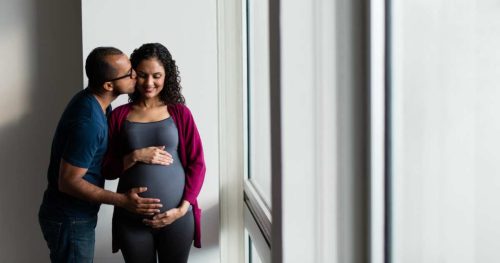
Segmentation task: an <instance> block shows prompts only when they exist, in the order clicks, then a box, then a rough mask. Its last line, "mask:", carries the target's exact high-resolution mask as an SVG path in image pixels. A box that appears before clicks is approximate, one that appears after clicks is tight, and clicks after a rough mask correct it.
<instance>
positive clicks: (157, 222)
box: [143, 200, 190, 228]
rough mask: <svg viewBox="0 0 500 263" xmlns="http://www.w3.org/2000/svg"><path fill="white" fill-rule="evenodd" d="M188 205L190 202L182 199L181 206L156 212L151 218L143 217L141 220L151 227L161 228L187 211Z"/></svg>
mask: <svg viewBox="0 0 500 263" xmlns="http://www.w3.org/2000/svg"><path fill="white" fill-rule="evenodd" d="M189 205H190V203H189V202H188V201H186V200H184V201H182V205H181V206H179V207H176V208H172V209H170V210H168V211H165V212H163V213H160V214H157V215H155V216H154V217H153V218H152V219H144V220H143V222H144V224H146V225H148V226H150V227H152V228H162V227H164V226H167V225H170V224H172V223H173V222H175V220H177V219H179V218H181V217H183V216H184V215H185V214H186V213H187V211H188V209H189Z"/></svg>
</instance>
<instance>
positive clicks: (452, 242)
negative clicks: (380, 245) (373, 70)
mask: <svg viewBox="0 0 500 263" xmlns="http://www.w3.org/2000/svg"><path fill="white" fill-rule="evenodd" d="M393 3H394V21H393V26H394V40H393V48H394V66H393V68H394V72H393V75H394V79H393V92H394V98H393V99H394V101H393V103H394V111H393V116H394V127H393V134H394V138H393V139H394V153H393V157H394V159H393V161H394V166H393V168H394V185H393V191H394V192H393V193H394V197H393V202H394V207H393V212H394V225H393V233H394V236H393V238H394V240H393V259H394V262H406V263H412V262H419V263H427V262H457V263H461V262H464V263H465V262H485V263H486V262H498V258H499V257H500V250H499V249H498V248H499V243H498V237H499V236H500V228H499V227H498V226H499V225H500V212H498V211H499V210H498V209H497V208H498V200H499V199H500V177H499V176H498V175H499V173H500V168H499V166H498V164H499V163H500V158H499V155H498V149H499V148H500V141H499V139H498V138H499V137H498V135H499V134H500V122H499V121H498V113H499V112H500V104H499V103H498V101H499V99H500V90H499V89H498V65H499V63H500V51H499V50H498V46H499V45H500V37H499V36H498V34H497V32H498V31H499V30H500V21H499V19H498V14H499V13H500V5H499V4H498V1H493V0H475V1H462V0H461V1H441V0H440V1H436V0H425V1H423V0H414V1H407V0H405V1H393Z"/></svg>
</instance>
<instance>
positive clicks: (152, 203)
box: [119, 187, 163, 216]
mask: <svg viewBox="0 0 500 263" xmlns="http://www.w3.org/2000/svg"><path fill="white" fill-rule="evenodd" d="M146 191H147V188H146V187H137V188H132V189H130V190H129V191H128V192H127V193H126V194H124V196H125V199H124V200H123V202H122V203H120V204H119V206H120V207H123V208H125V209H127V210H129V211H131V212H134V213H137V214H141V215H149V216H150V215H154V214H157V213H159V212H160V208H161V207H162V206H163V205H162V204H160V199H157V198H142V197H140V196H139V195H138V194H139V193H143V192H146Z"/></svg>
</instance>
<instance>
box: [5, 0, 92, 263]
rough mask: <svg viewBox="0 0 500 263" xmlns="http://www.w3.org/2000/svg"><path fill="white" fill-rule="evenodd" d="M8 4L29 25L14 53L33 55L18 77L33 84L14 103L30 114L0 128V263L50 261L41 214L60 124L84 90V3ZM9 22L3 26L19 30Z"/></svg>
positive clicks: (32, 0)
mask: <svg viewBox="0 0 500 263" xmlns="http://www.w3.org/2000/svg"><path fill="white" fill-rule="evenodd" d="M2 5H3V4H2ZM5 5H10V6H9V7H13V8H14V9H15V10H14V11H16V12H19V13H20V14H22V15H23V18H21V19H24V20H23V21H22V23H26V24H27V26H25V27H19V30H25V31H27V32H19V33H20V34H25V33H27V34H28V38H27V41H29V43H21V44H22V45H21V46H19V50H13V51H12V52H14V53H20V52H22V53H28V54H30V57H29V60H28V61H27V62H25V64H24V65H25V67H26V68H25V69H24V73H19V75H20V76H24V77H26V78H31V80H32V82H31V83H29V84H28V85H29V86H21V87H19V88H20V89H24V91H25V93H26V99H25V100H24V101H20V102H17V101H16V102H12V103H23V104H27V105H26V106H24V105H22V108H25V109H27V110H26V113H25V114H24V115H22V116H20V118H19V119H18V121H15V122H11V123H7V124H5V125H3V126H2V127H1V129H0V145H1V147H2V151H1V153H0V166H1V167H2V186H3V187H2V191H0V209H1V211H2V212H1V213H0V224H1V226H0V262H48V261H49V256H48V249H47V247H46V244H45V241H44V240H43V237H42V234H41V231H40V228H39V226H38V217H37V213H38V207H39V205H40V202H41V199H42V194H43V190H44V189H45V187H46V184H47V183H46V171H47V167H48V160H49V155H50V145H51V140H52V135H53V133H54V130H55V127H56V125H57V121H58V120H59V117H60V115H61V113H62V111H63V109H64V107H65V106H66V103H67V102H68V101H69V99H70V98H71V97H72V95H73V94H75V93H76V92H77V91H78V90H81V89H82V88H83V87H82V79H83V76H82V72H83V68H82V64H83V63H82V29H81V28H82V27H81V2H80V1H64V0H46V1H37V0H26V1H21V3H18V2H17V1H10V3H8V4H5ZM20 8H22V10H19V9H20ZM12 11H13V10H4V11H2V13H7V12H12ZM11 17H12V16H11ZM18 19H19V18H18ZM30 19H31V20H30ZM6 20H7V21H2V27H7V26H13V27H14V26H16V25H15V21H14V23H12V21H9V18H6ZM26 21H31V24H30V23H29V22H26ZM16 30H17V28H16ZM1 52H8V51H5V50H3V51H1ZM4 63H5V61H4ZM7 77H9V76H7ZM2 88H4V89H8V88H12V87H2ZM15 113H16V112H13V113H12V114H15Z"/></svg>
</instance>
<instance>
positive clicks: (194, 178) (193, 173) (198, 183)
mask: <svg viewBox="0 0 500 263" xmlns="http://www.w3.org/2000/svg"><path fill="white" fill-rule="evenodd" d="M131 107H132V105H131V104H130V103H128V104H125V105H122V106H120V107H118V108H116V109H115V110H113V112H112V113H111V117H110V118H109V119H108V122H109V125H108V126H109V147H108V152H107V154H106V156H105V158H104V163H103V171H102V172H103V175H104V177H105V178H106V179H116V178H118V177H120V175H121V174H122V172H123V157H124V156H125V155H126V154H127V152H126V149H125V145H124V144H123V142H122V141H121V136H120V132H121V127H122V124H123V122H124V121H125V120H126V119H127V115H128V113H129V112H130V109H131ZM168 112H169V113H170V116H172V118H173V121H174V122H175V125H176V126H177V130H178V132H179V145H178V148H177V149H178V153H179V158H180V160H181V163H182V166H183V167H184V173H185V175H186V185H185V187H184V196H183V200H186V201H188V202H189V203H190V204H191V205H192V207H193V215H194V222H195V230H194V246H195V247H198V248H200V247H201V226H200V219H201V209H200V208H199V207H198V201H197V197H198V194H199V193H200V190H201V187H202V185H203V180H204V178H205V171H206V167H205V160H204V156H203V147H202V144H201V139H200V134H199V133H198V129H197V128H196V124H195V122H194V119H193V115H192V114H191V111H190V110H189V109H188V107H186V106H185V105H184V104H172V105H168ZM113 225H114V223H113ZM113 229H114V227H113ZM118 249H119V247H118V244H117V242H116V240H115V238H113V252H117V251H118Z"/></svg>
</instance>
